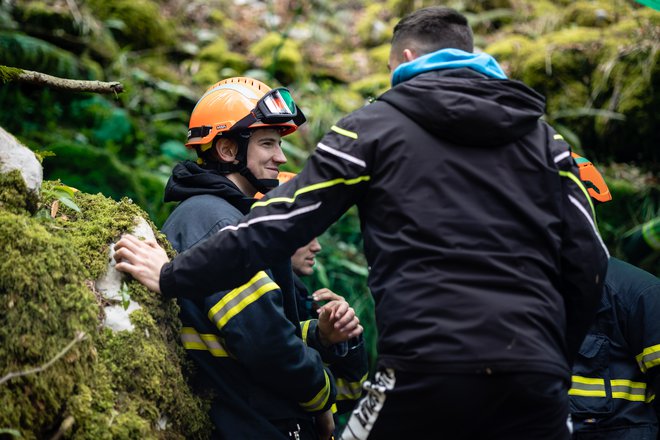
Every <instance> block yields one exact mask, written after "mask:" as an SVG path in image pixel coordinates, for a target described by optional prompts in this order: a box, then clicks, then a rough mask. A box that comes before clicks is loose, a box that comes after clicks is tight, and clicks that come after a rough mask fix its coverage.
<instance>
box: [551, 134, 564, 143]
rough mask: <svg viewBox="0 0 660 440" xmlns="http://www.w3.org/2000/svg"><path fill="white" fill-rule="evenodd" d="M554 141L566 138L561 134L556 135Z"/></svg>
mask: <svg viewBox="0 0 660 440" xmlns="http://www.w3.org/2000/svg"><path fill="white" fill-rule="evenodd" d="M552 138H553V139H554V140H562V141H563V140H564V136H562V135H560V134H559V133H555V135H554V136H553V137H552Z"/></svg>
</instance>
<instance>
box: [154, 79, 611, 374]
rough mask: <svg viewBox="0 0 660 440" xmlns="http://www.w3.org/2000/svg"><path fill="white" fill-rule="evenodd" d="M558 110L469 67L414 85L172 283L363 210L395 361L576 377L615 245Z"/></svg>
mask: <svg viewBox="0 0 660 440" xmlns="http://www.w3.org/2000/svg"><path fill="white" fill-rule="evenodd" d="M543 109H544V102H543V99H542V97H541V96H540V95H538V94H537V93H535V92H534V91H532V90H531V89H529V88H527V87H526V86H524V85H523V84H521V83H519V82H516V81H510V80H495V79H489V78H486V77H483V76H481V75H480V74H478V73H476V72H474V71H472V70H470V69H449V70H441V71H431V72H427V73H422V74H420V75H418V76H415V77H414V78H412V79H410V80H408V81H405V82H403V83H401V84H399V85H397V86H395V87H393V88H392V89H391V90H390V91H388V92H386V93H385V94H383V95H382V96H381V97H379V98H378V100H377V101H375V102H374V103H372V104H370V105H368V106H366V107H364V108H362V109H360V110H358V111H356V112H353V113H352V114H350V115H349V116H347V117H346V118H344V119H342V120H341V121H339V122H338V123H337V125H336V126H333V127H332V130H331V131H330V132H329V133H328V134H327V135H326V136H325V137H324V138H323V139H322V140H321V142H320V143H319V144H318V145H317V148H316V151H315V153H314V154H313V155H312V156H311V157H310V159H309V160H308V162H307V164H306V166H305V167H304V169H303V170H302V171H301V172H300V173H299V174H298V176H297V177H296V178H294V179H293V180H291V181H289V182H288V183H286V184H284V185H282V186H281V187H279V188H277V189H275V190H273V191H272V192H270V193H269V194H268V196H267V197H266V198H264V199H263V200H261V201H259V202H257V203H255V204H254V205H253V208H252V211H251V212H250V214H249V215H247V216H246V217H245V218H244V219H242V220H241V222H240V224H239V225H238V226H236V227H227V228H225V229H224V230H222V231H221V232H220V233H217V234H215V235H213V236H212V237H210V238H209V240H207V241H206V242H205V243H204V244H202V245H201V246H199V247H198V248H197V249H195V250H194V251H191V252H189V253H187V255H185V254H184V255H182V256H181V257H178V258H176V259H174V260H173V261H172V262H171V263H169V264H166V265H165V266H163V269H162V270H161V278H160V287H161V290H162V291H163V292H164V293H165V294H167V295H176V294H184V293H186V292H191V291H195V290H196V289H198V288H203V289H214V288H218V287H220V286H226V285H228V283H231V284H235V283H236V282H237V281H244V280H245V279H246V277H247V275H248V274H250V273H253V272H254V271H255V270H257V269H259V268H262V267H266V266H267V265H268V264H269V263H270V262H271V261H276V260H277V259H278V258H281V257H282V256H284V255H289V254H291V253H292V252H293V251H294V250H295V249H296V248H297V247H299V246H302V245H304V244H305V243H307V242H309V240H311V239H312V238H313V237H315V236H317V235H319V234H320V233H321V232H322V231H324V230H325V229H326V228H327V227H328V226H329V225H330V224H332V223H333V222H334V221H335V220H337V219H338V218H339V217H340V216H341V215H342V214H343V213H344V212H345V211H346V210H347V209H348V208H349V207H350V206H351V205H353V204H357V206H358V209H359V214H360V219H361V228H362V232H363V236H364V250H365V254H366V257H367V261H368V263H369V266H370V274H369V287H370V289H371V292H372V293H373V295H374V298H375V304H376V322H377V324H378V334H379V340H378V353H379V365H380V366H381V367H391V368H394V369H400V370H406V371H413V372H426V373H442V372H462V373H487V374H488V373H492V372H499V371H525V372H545V373H550V374H555V375H559V376H561V377H564V378H566V379H567V380H568V378H569V374H570V372H569V358H570V357H571V356H572V355H573V354H574V353H576V352H577V349H578V348H579V345H580V343H581V341H582V339H583V337H584V334H585V333H586V331H587V329H588V327H589V325H590V323H591V321H592V319H593V316H594V313H595V310H596V307H597V304H598V301H599V298H600V294H601V290H602V282H603V278H604V275H605V271H606V266H607V250H606V249H605V247H604V245H603V243H602V241H601V239H600V236H599V234H598V232H597V229H596V225H595V223H594V218H593V212H592V207H591V205H590V201H589V199H588V195H587V193H586V190H584V187H583V186H582V184H581V182H580V181H579V178H578V177H577V176H578V170H577V167H576V165H575V163H574V161H573V160H572V159H571V157H570V152H569V146H568V145H567V144H566V142H564V141H563V140H562V138H561V136H559V135H558V134H556V132H555V131H554V130H553V129H552V128H551V127H550V126H548V125H547V124H546V123H545V122H543V121H542V120H541V119H540V117H541V116H542V114H543ZM248 249H250V250H249V251H248ZM218 268H220V269H218ZM218 270H219V271H221V272H222V277H216V276H213V277H211V276H208V274H209V273H210V271H218Z"/></svg>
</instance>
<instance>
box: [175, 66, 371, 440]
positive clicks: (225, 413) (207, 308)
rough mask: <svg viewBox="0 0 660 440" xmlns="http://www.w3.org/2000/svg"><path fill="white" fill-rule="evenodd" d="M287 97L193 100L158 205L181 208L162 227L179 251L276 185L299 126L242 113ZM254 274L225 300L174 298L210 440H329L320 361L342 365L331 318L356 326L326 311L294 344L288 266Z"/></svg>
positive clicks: (275, 93)
mask: <svg viewBox="0 0 660 440" xmlns="http://www.w3.org/2000/svg"><path fill="white" fill-rule="evenodd" d="M285 94H288V91H286V90H284V89H275V90H271V89H270V88H269V87H267V86H266V85H265V84H263V83H261V82H259V81H257V80H254V79H250V78H244V77H238V78H229V79H226V80H223V81H220V82H218V83H217V84H215V85H213V86H211V87H210V88H209V89H208V90H207V91H206V93H205V94H204V96H203V97H202V98H201V99H200V100H199V102H198V103H197V105H196V107H195V109H194V110H193V112H192V115H191V118H190V131H189V136H188V143H187V146H188V147H191V148H195V150H196V151H197V153H198V157H199V159H198V160H197V162H192V161H185V162H182V163H179V164H177V165H176V166H175V167H174V169H173V172H172V176H171V177H170V179H169V181H168V183H167V186H166V189H165V201H166V202H168V201H175V202H179V204H178V205H177V207H176V208H175V210H174V211H173V212H172V214H171V215H170V216H169V217H168V219H167V220H166V222H165V224H164V225H163V228H162V231H163V232H164V233H165V234H166V236H167V238H168V240H169V241H170V242H171V243H172V245H173V247H174V248H175V249H176V250H177V251H179V252H184V251H185V250H186V249H189V248H191V247H194V246H195V245H197V244H198V243H201V242H203V241H204V240H205V239H206V238H207V237H209V236H210V235H212V234H213V233H214V232H215V231H217V230H219V229H221V228H222V227H224V226H226V225H233V224H235V223H236V222H237V221H238V220H239V219H240V218H241V217H242V216H243V215H244V214H245V213H247V212H248V211H249V209H250V206H251V204H252V203H254V199H253V196H254V194H255V192H256V191H257V190H259V191H263V192H266V191H267V190H268V189H269V187H271V186H274V185H277V184H278V181H277V174H278V168H279V166H280V165H282V164H284V163H285V162H286V158H285V156H284V154H283V152H282V149H281V147H280V138H281V136H285V135H287V134H289V133H292V132H293V131H295V130H296V129H297V128H298V125H299V124H301V123H302V122H304V119H303V118H300V117H299V118H297V119H296V118H294V117H293V116H294V115H288V116H287V117H285V118H284V119H283V120H276V121H273V122H271V123H265V122H263V121H261V120H258V119H256V118H255V117H254V115H253V113H251V110H252V109H253V108H254V107H255V104H256V103H257V101H259V99H261V98H264V97H265V99H269V100H272V101H274V104H278V105H281V103H278V102H277V100H282V99H283V97H282V95H285ZM274 104H273V105H274ZM227 121H231V123H230V122H227ZM255 273H256V275H254V274H253V275H254V276H253V277H252V278H251V279H250V280H249V281H247V282H246V283H244V284H242V285H241V284H236V286H238V287H236V286H234V287H235V288H234V289H233V290H230V291H229V292H228V291H226V290H225V291H218V292H215V293H213V294H210V295H196V294H191V293H189V292H187V293H186V294H184V295H181V296H180V297H179V303H180V307H181V312H180V317H181V321H182V324H183V328H182V331H181V340H182V342H183V346H184V348H185V349H186V350H187V353H188V354H189V355H190V357H191V358H192V359H193V360H194V361H195V362H196V364H197V365H198V367H199V374H198V375H197V377H196V379H195V380H196V382H197V383H198V385H199V386H201V387H202V389H203V390H204V391H207V392H209V393H210V394H212V405H211V410H210V416H211V419H212V421H213V423H214V427H215V431H214V434H213V435H214V438H227V439H236V438H240V439H264V438H268V439H278V438H296V439H299V438H301V439H314V440H316V439H317V438H322V439H327V438H329V437H330V434H331V432H332V430H333V427H332V416H331V415H330V413H329V410H330V408H331V406H332V405H333V403H334V396H335V386H334V380H333V378H332V376H331V374H329V372H328V371H327V370H326V369H325V368H324V366H323V361H325V362H328V363H333V362H336V361H338V360H339V361H344V359H343V358H342V357H341V356H340V354H341V355H342V356H343V354H342V353H338V352H336V351H337V350H340V348H338V347H339V345H340V344H336V343H340V342H342V343H343V344H344V345H346V342H345V341H346V340H348V339H349V335H344V334H342V331H344V330H345V328H342V327H341V326H342V325H346V324H345V322H346V321H339V318H340V317H342V318H344V319H346V320H351V322H349V325H350V324H351V323H352V324H354V325H357V322H352V316H351V314H353V316H354V312H353V310H352V309H350V310H348V307H347V305H346V303H345V302H343V303H341V301H331V302H330V303H328V305H326V306H325V307H326V309H327V310H322V311H324V313H321V316H320V318H321V320H316V319H315V320H309V321H308V322H306V325H305V328H304V333H303V332H302V331H301V328H300V325H299V319H298V316H297V311H296V300H295V292H294V290H293V280H292V273H291V268H290V263H289V261H288V259H287V258H285V259H283V260H282V261H281V262H280V263H278V262H274V263H273V264H272V265H270V266H269V269H267V270H263V271H258V272H255ZM340 303H341V304H340ZM340 306H341V307H340ZM328 311H330V312H332V311H334V312H335V315H334V316H333V317H331V316H330V313H328ZM338 312H339V313H338ZM342 315H343V316H342ZM354 319H355V320H357V318H354ZM334 324H337V325H338V326H339V329H334V328H333V326H334ZM360 330H361V329H360ZM311 347H313V348H311ZM343 350H344V351H346V350H347V348H344V349H343ZM319 353H320V354H321V356H319ZM325 413H327V414H325ZM314 416H316V420H315V419H314ZM327 418H329V420H327ZM326 425H327V426H326Z"/></svg>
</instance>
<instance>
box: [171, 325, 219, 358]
mask: <svg viewBox="0 0 660 440" xmlns="http://www.w3.org/2000/svg"><path fill="white" fill-rule="evenodd" d="M180 337H181V343H182V344H183V348H185V349H186V350H208V351H209V352H211V354H212V355H213V356H215V357H229V353H228V352H227V350H226V349H225V347H224V346H223V345H222V340H221V339H220V337H219V336H217V335H214V334H210V333H198V332H197V330H195V329H194V328H192V327H182V328H181V334H180Z"/></svg>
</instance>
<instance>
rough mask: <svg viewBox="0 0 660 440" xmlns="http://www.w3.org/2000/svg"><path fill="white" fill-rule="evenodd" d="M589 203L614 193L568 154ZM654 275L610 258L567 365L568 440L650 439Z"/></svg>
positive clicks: (656, 378) (657, 313) (658, 349)
mask: <svg viewBox="0 0 660 440" xmlns="http://www.w3.org/2000/svg"><path fill="white" fill-rule="evenodd" d="M573 158H574V159H575V161H576V162H577V164H578V167H579V171H580V179H581V180H582V181H583V182H584V184H585V187H586V188H587V191H588V192H589V195H590V196H591V198H592V199H593V202H594V204H600V203H606V202H609V201H610V200H612V195H611V194H610V191H609V189H608V187H607V184H606V183H605V180H604V179H603V177H602V176H601V174H600V173H599V172H598V170H597V169H596V168H595V167H594V166H593V164H592V163H591V162H589V161H588V160H587V159H585V158H583V157H581V156H578V155H577V154H573ZM659 318H660V280H658V278H657V277H654V276H653V275H651V274H650V273H648V272H646V271H644V270H642V269H640V268H638V267H635V266H633V265H631V264H628V263H627V262H624V261H621V260H619V259H617V258H614V257H611V258H610V260H609V265H608V269H607V275H606V276H605V289H604V293H603V296H602V299H601V302H600V306H599V308H598V314H597V315H596V321H595V322H594V323H593V325H592V326H591V328H590V329H589V332H588V333H587V336H586V337H585V339H584V342H583V343H582V346H581V347H580V351H579V353H578V355H577V357H576V358H575V362H574V364H573V375H572V386H571V389H570V391H569V396H570V399H569V402H570V411H571V416H572V421H573V427H574V433H573V439H574V440H615V439H626V440H643V439H650V440H655V439H656V438H657V437H658V417H657V414H656V408H654V403H655V402H653V401H654V400H657V395H658V393H660V319H659Z"/></svg>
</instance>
